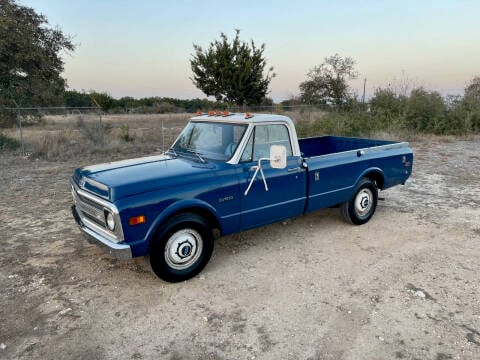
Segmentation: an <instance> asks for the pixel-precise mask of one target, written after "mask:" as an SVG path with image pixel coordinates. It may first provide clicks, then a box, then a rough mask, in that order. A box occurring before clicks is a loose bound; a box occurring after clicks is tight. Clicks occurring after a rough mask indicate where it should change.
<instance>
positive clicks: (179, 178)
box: [71, 112, 413, 282]
mask: <svg viewBox="0 0 480 360" xmlns="http://www.w3.org/2000/svg"><path fill="white" fill-rule="evenodd" d="M412 163H413V153H412V150H411V149H410V148H409V145H408V143H405V142H393V141H384V140H370V139H361V138H348V137H336V136H322V137H312V138H305V139H298V138H297V134H296V131H295V126H294V123H293V121H292V120H291V119H290V118H288V117H286V116H280V115H266V114H255V115H253V114H250V113H243V114H238V113H236V114H231V113H227V112H223V113H219V112H217V113H214V114H212V113H210V114H197V116H195V117H193V118H192V119H190V122H189V123H188V125H187V126H186V127H185V129H183V131H182V132H181V134H180V135H179V137H178V138H177V140H176V141H175V142H174V144H173V145H172V147H171V148H170V149H169V150H168V151H166V152H165V153H164V154H162V155H156V156H150V157H143V158H138V159H131V160H124V161H118V162H112V163H108V164H101V165H94V166H88V167H84V168H79V169H76V170H75V172H74V174H73V176H72V178H71V189H72V195H73V201H74V204H73V206H72V213H73V216H74V218H75V220H76V221H77V223H78V225H79V226H80V229H81V230H82V232H83V233H84V234H86V235H87V238H88V239H89V240H90V242H94V243H96V244H98V245H100V246H102V247H103V248H105V249H106V250H107V251H108V252H109V253H110V254H112V255H113V256H115V257H116V258H118V259H128V258H132V257H137V256H147V259H148V260H149V262H150V264H151V267H152V270H153V272H154V273H155V274H156V275H157V276H158V277H160V278H161V279H163V280H165V281H169V282H177V281H182V280H186V279H188V278H191V277H193V276H195V275H196V274H198V273H199V272H200V271H201V270H202V269H203V268H204V267H205V265H206V264H207V263H208V261H209V259H210V257H211V254H212V251H213V245H214V239H216V238H218V237H220V236H224V235H228V234H232V233H236V232H240V231H244V230H247V229H252V228H255V227H258V226H262V225H266V224H270V223H273V222H276V221H281V220H284V219H288V218H292V217H295V216H298V215H301V214H305V213H309V212H311V211H315V210H318V209H322V208H327V207H333V206H339V207H340V213H341V214H342V216H343V217H344V218H345V219H346V220H347V221H348V222H350V223H352V224H356V225H361V224H364V223H366V222H367V221H368V220H370V218H371V217H372V216H373V214H374V212H375V209H376V206H377V201H378V190H384V189H387V188H390V187H392V186H394V185H397V184H404V183H405V181H406V180H407V179H408V177H409V176H410V174H411V171H412Z"/></svg>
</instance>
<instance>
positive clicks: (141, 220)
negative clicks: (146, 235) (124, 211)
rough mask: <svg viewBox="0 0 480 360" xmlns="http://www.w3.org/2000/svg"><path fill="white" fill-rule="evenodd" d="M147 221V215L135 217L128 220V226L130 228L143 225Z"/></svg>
mask: <svg viewBox="0 0 480 360" xmlns="http://www.w3.org/2000/svg"><path fill="white" fill-rule="evenodd" d="M146 221H147V219H146V218H145V215H140V216H134V217H131V218H130V219H128V224H129V225H130V226H134V225H138V224H143V223H145V222H146Z"/></svg>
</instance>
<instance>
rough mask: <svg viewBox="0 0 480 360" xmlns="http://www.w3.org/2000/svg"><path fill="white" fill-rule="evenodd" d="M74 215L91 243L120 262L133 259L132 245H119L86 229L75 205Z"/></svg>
mask: <svg viewBox="0 0 480 360" xmlns="http://www.w3.org/2000/svg"><path fill="white" fill-rule="evenodd" d="M72 215H73V217H74V218H75V221H76V222H77V224H78V226H79V227H80V230H82V233H83V234H84V235H85V237H86V239H87V241H88V242H89V243H91V244H95V245H97V246H99V247H100V248H102V249H103V250H104V251H105V252H107V253H108V254H110V255H111V256H113V257H115V258H116V259H118V260H128V259H131V258H132V249H131V248H130V245H126V244H117V243H115V242H113V241H111V240H109V239H107V238H106V237H104V236H102V235H100V234H98V233H96V232H95V231H93V230H91V229H89V228H88V227H86V226H85V225H84V224H83V223H82V220H81V219H80V216H79V215H78V213H77V210H76V209H75V205H72Z"/></svg>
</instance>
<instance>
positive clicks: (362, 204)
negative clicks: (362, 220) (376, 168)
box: [355, 189, 373, 217]
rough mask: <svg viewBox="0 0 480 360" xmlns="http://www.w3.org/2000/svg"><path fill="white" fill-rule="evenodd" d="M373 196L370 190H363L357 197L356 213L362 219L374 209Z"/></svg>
mask: <svg viewBox="0 0 480 360" xmlns="http://www.w3.org/2000/svg"><path fill="white" fill-rule="evenodd" d="M372 200H373V194H372V191H371V190H370V189H362V190H360V191H359V192H358V194H357V196H356V197H355V212H356V213H357V215H358V216H360V217H362V216H365V215H367V214H368V213H369V212H370V210H371V208H372Z"/></svg>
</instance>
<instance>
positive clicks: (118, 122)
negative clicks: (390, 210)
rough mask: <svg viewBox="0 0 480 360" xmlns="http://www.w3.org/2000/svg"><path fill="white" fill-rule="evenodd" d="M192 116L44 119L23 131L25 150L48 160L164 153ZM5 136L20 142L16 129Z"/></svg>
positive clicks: (140, 115)
mask: <svg viewBox="0 0 480 360" xmlns="http://www.w3.org/2000/svg"><path fill="white" fill-rule="evenodd" d="M190 117H191V114H155V115H149V114H134V115H130V114H125V115H107V116H102V117H101V118H100V117H99V115H97V114H72V115H68V116H46V117H45V121H44V123H43V124H39V125H34V126H29V127H26V128H24V129H23V138H24V142H25V151H26V153H27V155H28V156H30V157H38V158H43V159H47V160H68V159H79V158H87V159H88V158H98V157H99V155H100V157H101V156H105V157H108V158H111V159H112V160H114V159H116V158H125V157H135V156H141V155H147V154H151V153H155V152H161V151H164V150H165V149H166V148H167V147H169V146H170V145H171V144H172V143H173V141H174V140H175V138H176V137H177V136H178V134H179V133H180V131H181V130H182V129H183V127H184V126H185V124H186V123H187V121H188V119H189V118H190ZM4 133H5V135H7V136H10V137H12V138H15V139H20V134H19V130H18V129H16V128H11V129H5V131H4Z"/></svg>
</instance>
